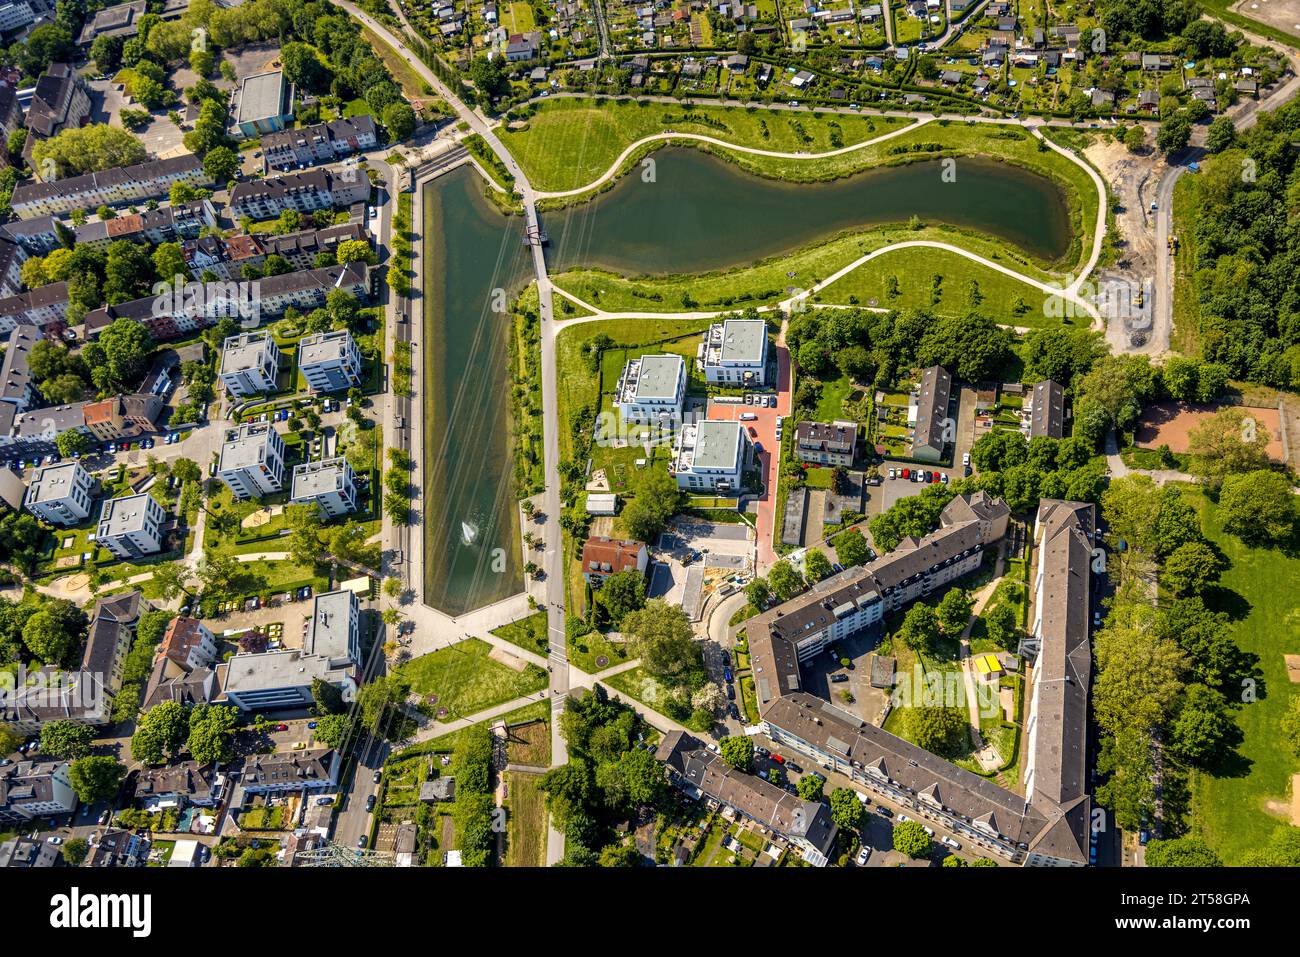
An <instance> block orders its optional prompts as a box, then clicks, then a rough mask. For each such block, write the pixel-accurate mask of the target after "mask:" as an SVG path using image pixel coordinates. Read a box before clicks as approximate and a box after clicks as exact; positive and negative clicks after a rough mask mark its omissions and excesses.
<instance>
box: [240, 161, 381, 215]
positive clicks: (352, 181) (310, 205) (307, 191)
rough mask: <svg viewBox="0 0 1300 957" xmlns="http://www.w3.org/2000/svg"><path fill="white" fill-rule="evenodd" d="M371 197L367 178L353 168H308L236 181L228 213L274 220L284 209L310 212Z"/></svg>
mask: <svg viewBox="0 0 1300 957" xmlns="http://www.w3.org/2000/svg"><path fill="white" fill-rule="evenodd" d="M369 198H370V179H369V177H367V176H366V175H365V174H364V173H362V172H360V171H359V170H357V169H355V168H349V169H342V170H339V171H330V170H307V171H305V172H301V173H288V174H286V175H284V176H275V177H272V178H270V179H262V180H254V181H253V182H250V183H237V184H236V185H235V187H234V189H232V190H231V191H230V213H231V216H232V217H234V218H235V219H243V218H244V217H245V216H247V217H249V218H250V219H254V220H265V219H274V218H275V217H277V216H279V215H280V213H281V212H283V211H284V210H286V209H293V210H297V211H298V212H300V213H312V212H315V211H316V210H318V209H330V208H332V207H335V206H351V205H352V204H353V203H360V202H364V201H366V200H367V199H369Z"/></svg>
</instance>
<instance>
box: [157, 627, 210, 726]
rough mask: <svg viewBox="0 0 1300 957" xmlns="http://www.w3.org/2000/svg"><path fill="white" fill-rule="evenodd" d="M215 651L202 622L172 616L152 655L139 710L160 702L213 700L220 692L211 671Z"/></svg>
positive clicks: (207, 701)
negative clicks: (147, 680) (152, 658)
mask: <svg viewBox="0 0 1300 957" xmlns="http://www.w3.org/2000/svg"><path fill="white" fill-rule="evenodd" d="M219 650H220V649H219V648H218V645H217V640H216V637H215V636H214V635H213V634H212V632H211V631H209V630H208V629H207V627H206V626H205V625H204V624H203V623H202V622H200V621H198V620H197V619H194V618H189V617H187V616H185V615H180V616H178V617H176V618H173V619H172V620H171V621H170V622H169V623H168V625H167V630H166V632H164V633H163V639H162V642H161V643H160V644H159V646H158V651H157V653H156V654H155V656H154V662H153V670H152V672H151V673H150V675H149V682H148V684H146V685H145V690H144V701H143V704H142V705H141V708H142V710H145V711H148V710H149V709H150V708H152V707H153V706H154V705H156V704H162V703H163V702H164V701H176V702H179V703H181V704H184V705H195V704H206V703H209V702H211V701H212V700H213V699H215V698H216V697H217V696H218V694H219V693H220V688H218V687H217V682H216V672H215V670H214V665H215V663H216V660H217V656H218V652H219Z"/></svg>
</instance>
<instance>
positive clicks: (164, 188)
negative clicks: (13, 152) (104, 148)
mask: <svg viewBox="0 0 1300 957" xmlns="http://www.w3.org/2000/svg"><path fill="white" fill-rule="evenodd" d="M176 183H190V184H191V185H194V186H207V185H210V184H211V180H210V179H209V178H208V174H207V173H205V172H204V171H203V161H202V160H200V159H199V158H198V157H197V156H195V155H194V154H193V153H186V154H184V155H182V156H176V157H172V158H171V159H162V160H151V161H150V162H147V163H140V164H138V165H136V166H126V167H115V168H113V169H107V170H102V171H100V172H97V173H85V174H83V175H81V176H71V177H68V178H67V179H56V180H54V181H52V182H48V183H42V182H30V183H19V184H18V185H17V186H15V187H14V191H13V199H12V201H11V203H10V205H11V206H12V207H13V211H14V214H15V215H16V216H17V217H18V218H19V219H34V218H35V217H37V216H48V215H56V214H62V213H71V212H72V211H73V210H77V209H97V208H99V207H100V206H124V205H126V204H128V203H142V202H145V201H146V200H150V199H159V198H161V197H164V196H166V195H167V194H168V193H169V192H170V191H171V188H172V186H173V185H174V184H176Z"/></svg>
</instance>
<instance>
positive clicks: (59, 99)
mask: <svg viewBox="0 0 1300 957" xmlns="http://www.w3.org/2000/svg"><path fill="white" fill-rule="evenodd" d="M89 118H90V87H89V86H88V85H87V83H86V81H85V80H83V79H82V78H81V76H80V74H78V73H77V71H76V69H74V68H73V67H72V66H71V65H69V64H67V63H51V64H50V65H49V67H48V68H47V69H46V70H45V73H44V74H42V76H41V78H40V79H39V80H37V81H36V89H35V90H34V91H33V92H32V101H31V103H30V104H29V105H28V107H27V119H26V124H25V125H26V126H27V142H26V143H25V144H24V146H23V157H24V159H26V160H27V162H28V163H29V164H30V163H31V162H32V147H34V146H35V145H36V142H37V141H38V140H42V139H47V138H49V137H51V136H57V135H58V134H59V133H62V132H63V131H64V130H67V129H76V128H77V127H79V126H81V125H83V124H84V123H85V122H86V120H88V119H89ZM15 212H17V208H16V207H15ZM21 218H23V219H27V218H28V217H26V216H22V217H21Z"/></svg>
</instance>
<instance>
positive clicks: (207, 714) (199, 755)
mask: <svg viewBox="0 0 1300 957" xmlns="http://www.w3.org/2000/svg"><path fill="white" fill-rule="evenodd" d="M237 714H238V712H237V711H236V709H235V708H233V707H230V706H228V705H215V704H198V705H195V706H194V710H193V711H191V712H190V733H189V738H188V739H187V740H186V746H187V747H188V748H189V750H190V755H191V756H192V757H193V758H194V760H195V761H198V762H199V763H200V764H207V763H208V762H212V761H229V760H230V759H231V758H233V757H234V755H235V745H234V740H233V737H232V736H233V734H234V731H235V721H236V715H237Z"/></svg>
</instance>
